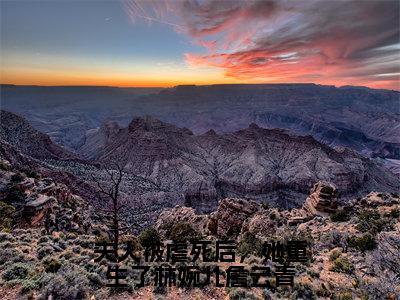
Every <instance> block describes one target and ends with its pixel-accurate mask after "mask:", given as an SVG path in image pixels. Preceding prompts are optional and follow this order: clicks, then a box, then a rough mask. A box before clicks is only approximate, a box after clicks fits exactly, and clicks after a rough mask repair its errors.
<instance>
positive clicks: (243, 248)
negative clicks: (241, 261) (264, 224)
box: [238, 232, 263, 256]
mask: <svg viewBox="0 0 400 300" xmlns="http://www.w3.org/2000/svg"><path fill="white" fill-rule="evenodd" d="M262 252H263V243H262V241H261V240H260V239H258V238H257V237H256V236H255V235H254V234H251V233H249V232H246V233H245V234H244V235H243V237H242V239H241V240H240V242H239V244H238V253H240V254H242V255H246V256H247V255H249V254H254V255H256V256H262V254H263V253H262Z"/></svg>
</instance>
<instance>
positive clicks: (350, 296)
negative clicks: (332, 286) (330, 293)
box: [338, 292, 353, 300]
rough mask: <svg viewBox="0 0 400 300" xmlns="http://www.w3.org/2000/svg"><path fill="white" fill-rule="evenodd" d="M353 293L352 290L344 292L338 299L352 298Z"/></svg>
mask: <svg viewBox="0 0 400 300" xmlns="http://www.w3.org/2000/svg"><path fill="white" fill-rule="evenodd" d="M352 299H353V294H352V293H351V292H343V293H340V294H339V295H338V300H352Z"/></svg>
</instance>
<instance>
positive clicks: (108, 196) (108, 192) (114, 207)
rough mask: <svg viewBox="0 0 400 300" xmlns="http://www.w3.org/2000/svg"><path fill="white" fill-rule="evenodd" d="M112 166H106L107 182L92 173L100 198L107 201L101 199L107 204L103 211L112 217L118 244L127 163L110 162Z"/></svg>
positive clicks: (114, 237)
mask: <svg viewBox="0 0 400 300" xmlns="http://www.w3.org/2000/svg"><path fill="white" fill-rule="evenodd" d="M110 166H111V167H112V168H104V170H105V172H106V173H107V175H108V176H109V180H110V181H109V182H108V183H107V184H104V183H102V182H101V181H100V180H99V179H98V178H96V177H94V176H93V175H92V181H93V182H94V183H95V184H96V185H97V188H98V190H99V192H100V194H101V196H100V199H102V200H105V201H106V203H103V201H101V204H105V206H106V208H103V209H102V211H103V212H104V213H106V214H107V215H108V216H109V217H111V224H110V225H111V226H110V229H111V232H112V233H113V234H112V237H113V240H114V243H115V245H118V243H119V238H120V231H121V228H120V212H121V209H123V207H124V203H122V201H121V199H120V197H121V192H120V189H121V183H122V179H123V177H124V168H125V165H123V164H121V163H117V162H113V163H111V164H110Z"/></svg>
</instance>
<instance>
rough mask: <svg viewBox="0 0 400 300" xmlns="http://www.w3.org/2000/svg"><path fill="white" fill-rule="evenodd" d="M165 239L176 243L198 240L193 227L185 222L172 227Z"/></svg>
mask: <svg viewBox="0 0 400 300" xmlns="http://www.w3.org/2000/svg"><path fill="white" fill-rule="evenodd" d="M167 237H168V238H169V239H171V240H173V241H176V242H184V241H190V240H196V239H198V238H199V236H198V234H197V232H196V231H195V230H194V229H193V227H192V226H191V225H190V224H189V223H185V222H180V223H176V224H175V225H173V226H172V227H171V231H170V232H169V233H168V234H167Z"/></svg>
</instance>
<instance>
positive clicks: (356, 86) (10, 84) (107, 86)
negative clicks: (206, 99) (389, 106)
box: [0, 82, 400, 92]
mask: <svg viewBox="0 0 400 300" xmlns="http://www.w3.org/2000/svg"><path fill="white" fill-rule="evenodd" d="M228 85H237V86H238V85H254V86H255V85H271V86H272V85H315V86H325V87H335V88H343V87H355V88H367V89H371V90H385V91H394V92H400V89H399V90H395V89H385V88H373V87H369V86H363V85H351V84H348V85H334V84H319V83H314V82H282V83H215V84H195V83H194V84H178V85H172V86H113V85H84V84H83V85H45V84H44V85H39V84H15V83H0V86H17V87H18V86H20V87H103V88H117V89H173V88H177V87H180V86H198V87H202V86H228Z"/></svg>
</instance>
